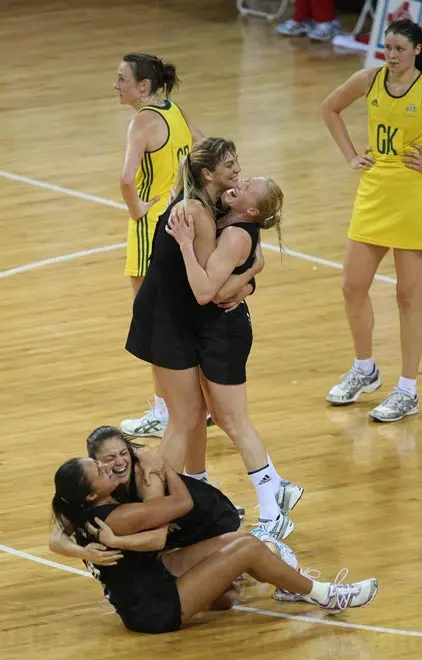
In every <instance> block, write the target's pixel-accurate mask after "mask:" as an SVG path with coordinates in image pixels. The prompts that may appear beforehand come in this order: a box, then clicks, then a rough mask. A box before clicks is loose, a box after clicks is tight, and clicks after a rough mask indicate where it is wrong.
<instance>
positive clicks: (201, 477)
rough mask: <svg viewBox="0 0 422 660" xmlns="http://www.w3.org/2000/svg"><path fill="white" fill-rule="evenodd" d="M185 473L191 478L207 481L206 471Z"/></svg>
mask: <svg viewBox="0 0 422 660" xmlns="http://www.w3.org/2000/svg"><path fill="white" fill-rule="evenodd" d="M185 475H186V476H187V477H191V478H192V479H196V480H197V481H208V472H198V473H197V474H189V472H185Z"/></svg>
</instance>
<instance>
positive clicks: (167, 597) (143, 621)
mask: <svg viewBox="0 0 422 660" xmlns="http://www.w3.org/2000/svg"><path fill="white" fill-rule="evenodd" d="M140 585H141V589H142V592H140V594H139V598H132V599H131V600H130V601H128V602H119V603H113V601H112V598H110V601H111V602H112V604H113V605H114V607H115V608H116V611H117V613H118V614H119V616H120V618H121V620H122V621H123V623H124V624H125V626H126V628H128V629H129V630H133V631H135V632H140V633H150V634H158V633H165V632H172V631H174V630H178V629H179V628H180V626H181V623H182V609H181V605H180V598H179V592H178V590H177V582H176V577H175V576H174V575H173V574H172V573H170V571H168V570H167V568H166V567H165V566H164V564H163V563H162V561H161V559H157V566H156V567H155V569H154V571H150V572H149V573H148V574H146V573H145V575H143V577H142V581H141V583H140Z"/></svg>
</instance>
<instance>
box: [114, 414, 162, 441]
mask: <svg viewBox="0 0 422 660" xmlns="http://www.w3.org/2000/svg"><path fill="white" fill-rule="evenodd" d="M120 428H121V430H122V431H123V433H125V434H126V435H131V436H138V437H141V438H148V437H151V438H162V437H163V435H164V431H165V430H166V426H165V424H162V423H161V422H160V420H159V419H157V417H156V416H155V415H154V411H153V409H152V408H151V410H148V412H147V413H146V414H145V415H144V416H143V417H139V418H138V419H124V420H123V421H122V422H120Z"/></svg>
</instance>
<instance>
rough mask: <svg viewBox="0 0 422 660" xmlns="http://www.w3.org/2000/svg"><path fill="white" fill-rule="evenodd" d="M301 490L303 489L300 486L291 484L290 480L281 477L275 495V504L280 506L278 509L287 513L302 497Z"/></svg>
mask: <svg viewBox="0 0 422 660" xmlns="http://www.w3.org/2000/svg"><path fill="white" fill-rule="evenodd" d="M303 491H304V489H303V488H302V486H297V485H296V484H292V483H291V481H287V480H286V479H282V481H281V483H280V488H279V491H278V493H277V495H276V499H277V504H278V506H279V507H280V511H281V512H282V513H288V512H289V511H291V510H292V509H294V507H295V506H296V504H297V503H298V502H299V500H300V498H301V497H302V495H303Z"/></svg>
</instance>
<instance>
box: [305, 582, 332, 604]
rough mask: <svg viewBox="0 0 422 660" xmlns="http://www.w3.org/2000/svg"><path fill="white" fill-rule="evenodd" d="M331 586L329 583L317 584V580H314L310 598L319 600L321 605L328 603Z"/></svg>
mask: <svg viewBox="0 0 422 660" xmlns="http://www.w3.org/2000/svg"><path fill="white" fill-rule="evenodd" d="M329 586H330V585H329V583H328V582H317V581H316V580H313V581H312V589H311V591H310V593H309V596H310V597H311V598H314V599H315V600H317V601H318V602H319V603H326V602H327V600H328V588H329Z"/></svg>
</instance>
